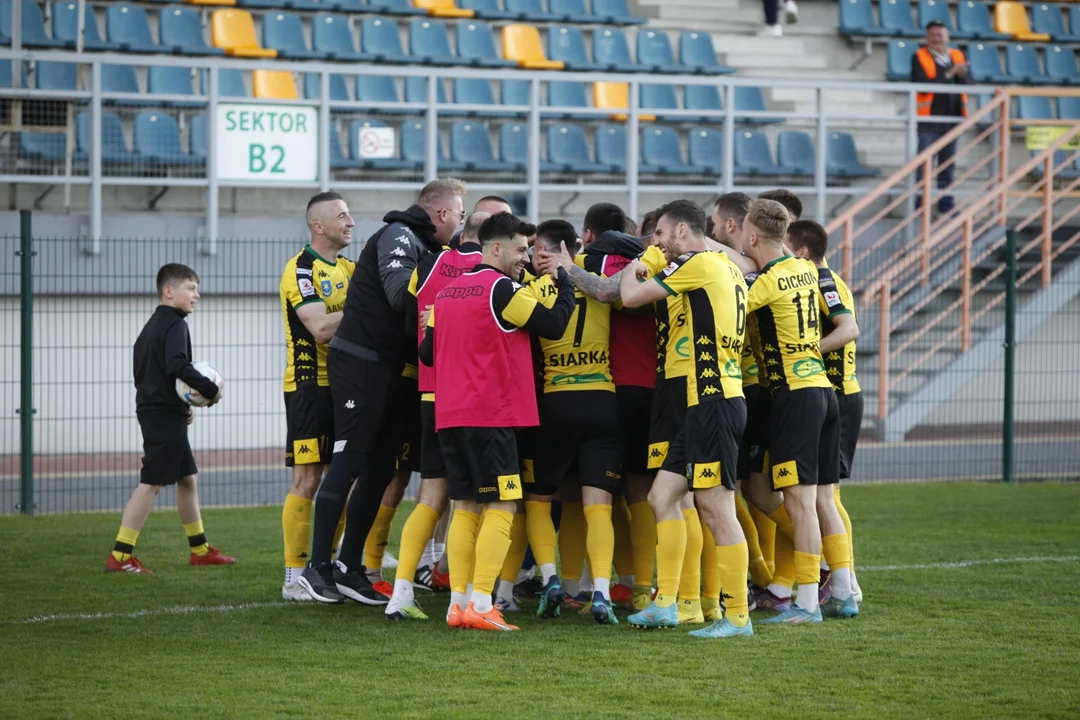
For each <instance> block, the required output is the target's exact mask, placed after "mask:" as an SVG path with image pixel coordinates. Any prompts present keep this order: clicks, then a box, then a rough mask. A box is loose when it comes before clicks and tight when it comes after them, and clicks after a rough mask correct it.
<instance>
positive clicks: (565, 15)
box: [548, 0, 596, 59]
mask: <svg viewBox="0 0 1080 720" xmlns="http://www.w3.org/2000/svg"><path fill="white" fill-rule="evenodd" d="M548 10H549V11H550V12H551V13H552V14H554V15H558V16H559V17H560V22H569V23H591V22H596V17H595V16H594V15H592V14H591V13H590V12H589V11H588V9H587V8H586V7H585V0H548ZM549 59H550V58H549Z"/></svg>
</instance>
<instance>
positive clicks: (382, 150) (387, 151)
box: [356, 127, 395, 158]
mask: <svg viewBox="0 0 1080 720" xmlns="http://www.w3.org/2000/svg"><path fill="white" fill-rule="evenodd" d="M358 132H359V133H360V137H359V138H357V139H358V140H359V142H357V144H356V146H357V147H358V148H360V157H362V158H392V157H394V155H395V153H394V146H395V142H394V128H387V127H366V128H360V129H359V130H358Z"/></svg>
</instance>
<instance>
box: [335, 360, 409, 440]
mask: <svg viewBox="0 0 1080 720" xmlns="http://www.w3.org/2000/svg"><path fill="white" fill-rule="evenodd" d="M326 374H327V376H328V377H329V379H330V393H331V395H332V396H333V402H334V449H333V450H334V452H335V453H339V452H345V451H348V452H355V453H360V454H364V455H379V454H382V453H386V452H390V453H392V454H393V455H394V456H396V455H397V454H398V450H399V449H400V447H401V426H400V423H401V421H402V420H403V415H402V414H400V413H398V412H397V411H396V407H395V405H396V403H397V402H398V394H399V391H400V388H401V383H400V382H399V380H400V378H401V371H400V370H398V371H397V372H395V371H394V368H392V367H390V366H388V365H384V364H381V363H377V362H371V361H369V360H362V359H360V358H357V357H354V356H352V355H349V354H348V353H345V352H342V351H341V350H336V349H334V348H330V349H329V351H328V352H327V353H326Z"/></svg>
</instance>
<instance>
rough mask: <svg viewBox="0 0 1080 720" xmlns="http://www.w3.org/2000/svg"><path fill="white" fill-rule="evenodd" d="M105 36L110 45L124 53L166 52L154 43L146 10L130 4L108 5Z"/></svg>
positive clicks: (165, 49)
mask: <svg viewBox="0 0 1080 720" xmlns="http://www.w3.org/2000/svg"><path fill="white" fill-rule="evenodd" d="M105 36H106V37H107V38H108V39H109V42H110V43H116V44H118V45H120V47H121V49H123V50H124V51H125V52H137V53H160V52H167V51H168V49H167V48H163V47H161V46H160V45H158V44H157V43H156V42H154V35H153V33H151V32H150V18H149V17H147V15H146V9H145V8H143V7H140V6H139V5H133V4H131V3H119V4H117V5H110V6H109V7H108V8H107V9H106V10H105Z"/></svg>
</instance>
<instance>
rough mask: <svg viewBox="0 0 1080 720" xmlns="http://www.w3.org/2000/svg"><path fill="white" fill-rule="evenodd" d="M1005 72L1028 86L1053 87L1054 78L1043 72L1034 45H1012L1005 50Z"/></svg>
mask: <svg viewBox="0 0 1080 720" xmlns="http://www.w3.org/2000/svg"><path fill="white" fill-rule="evenodd" d="M1005 71H1006V72H1007V73H1008V74H1009V75H1011V76H1012V77H1014V78H1016V79H1017V80H1019V81H1020V82H1023V83H1026V84H1028V85H1053V84H1054V80H1053V78H1051V77H1049V76H1047V75H1046V73H1044V72H1043V69H1042V67H1041V66H1040V65H1039V54H1038V51H1036V50H1035V47H1034V46H1033V45H1020V44H1018V43H1010V44H1009V45H1008V47H1006V48H1005Z"/></svg>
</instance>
